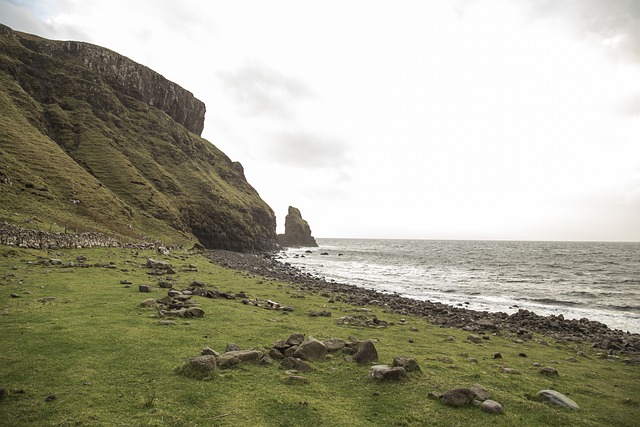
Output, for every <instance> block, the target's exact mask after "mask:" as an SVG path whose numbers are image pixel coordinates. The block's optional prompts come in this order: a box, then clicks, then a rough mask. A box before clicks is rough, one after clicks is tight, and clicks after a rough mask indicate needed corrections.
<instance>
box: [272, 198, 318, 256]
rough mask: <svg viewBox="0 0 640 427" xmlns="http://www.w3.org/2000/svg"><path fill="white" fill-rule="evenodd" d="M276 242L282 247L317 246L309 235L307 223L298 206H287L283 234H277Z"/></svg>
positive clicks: (309, 230)
mask: <svg viewBox="0 0 640 427" xmlns="http://www.w3.org/2000/svg"><path fill="white" fill-rule="evenodd" d="M278 244H279V245H280V246H282V247H289V248H290V247H312V248H315V247H317V246H318V244H317V243H316V240H315V239H314V238H313V236H312V235H311V227H309V223H307V221H305V220H304V219H303V218H302V214H301V213H300V210H299V209H298V208H294V207H293V206H289V211H288V213H287V216H286V218H285V221H284V234H278Z"/></svg>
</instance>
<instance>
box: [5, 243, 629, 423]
mask: <svg viewBox="0 0 640 427" xmlns="http://www.w3.org/2000/svg"><path fill="white" fill-rule="evenodd" d="M79 255H84V256H85V257H86V258H87V261H86V262H87V263H89V264H92V265H93V264H98V263H99V264H102V265H106V264H109V263H113V265H115V266H116V268H104V267H90V268H77V267H76V268H64V267H63V266H60V265H56V266H46V265H43V264H39V263H38V261H39V259H41V257H45V258H59V259H61V260H62V261H63V264H64V263H66V262H76V263H77V261H76V258H77V257H78V256H79ZM149 257H154V258H162V259H165V260H167V261H169V262H171V263H172V264H173V265H174V267H176V269H177V270H178V273H177V274H176V275H174V277H175V279H176V280H177V283H178V285H177V288H183V287H186V286H187V285H188V284H189V283H190V282H191V281H192V280H198V281H201V282H204V283H206V284H207V286H208V287H209V288H213V289H217V290H220V291H224V292H233V293H236V292H240V291H244V292H245V293H247V295H248V297H249V298H250V299H254V298H259V299H271V300H274V301H277V302H279V303H280V304H282V305H291V306H292V307H293V308H294V311H293V312H291V313H289V314H287V313H284V312H283V311H271V310H265V309H262V308H257V307H252V306H248V305H243V304H242V303H241V302H240V300H239V299H236V300H226V299H207V298H201V297H197V298H196V299H197V300H198V301H199V302H200V307H202V308H203V309H204V310H205V312H206V315H205V317H204V318H199V319H178V320H177V321H176V323H175V324H174V325H161V324H159V317H158V312H157V310H154V309H144V308H141V307H140V302H141V301H143V300H144V299H146V298H149V297H153V298H161V297H162V296H164V295H165V291H166V289H160V288H157V287H156V288H155V289H154V292H152V293H151V294H148V293H140V292H139V291H138V285H140V284H152V285H153V284H155V282H156V281H157V278H155V277H153V276H150V275H148V274H147V272H148V271H149V270H148V269H146V268H144V267H143V265H144V263H145V262H146V260H147V258H149ZM189 264H195V265H197V272H195V271H191V272H180V268H181V267H184V266H187V265H189ZM121 280H128V281H130V282H132V285H131V286H130V287H125V285H122V284H120V281H121ZM12 294H16V295H17V296H18V297H17V298H16V297H15V296H14V297H12V296H11V295H12ZM301 294H302V291H300V290H299V289H298V287H297V286H296V285H294V284H290V283H285V282H277V281H274V280H271V279H265V278H261V277H253V276H251V275H248V274H247V273H241V272H235V271H231V270H227V269H223V268H221V267H219V266H217V265H215V264H213V263H211V262H210V261H208V260H207V259H206V258H204V257H202V256H200V255H197V254H190V253H188V252H174V254H173V255H172V256H170V257H159V256H158V255H156V254H154V253H153V252H143V251H140V252H139V253H137V252H136V251H134V250H127V249H82V250H69V251H55V252H51V253H44V252H39V251H34V250H20V249H14V248H8V247H0V343H1V345H0V387H3V388H4V389H5V390H6V392H5V395H4V397H2V398H0V425H6V426H48V425H56V426H213V425H215V426H218V425H219V426H314V427H315V426H371V425H377V426H429V425H435V426H469V425H473V426H637V425H638V423H639V420H640V397H639V396H640V366H634V365H627V364H624V363H622V359H615V358H614V359H611V360H607V359H602V358H600V357H598V355H597V354H596V352H595V350H592V349H591V348H590V347H589V346H588V345H586V344H585V345H582V344H577V343H567V342H556V341H554V340H552V339H548V338H545V337H543V336H535V337H534V339H533V340H531V341H527V342H524V343H517V342H515V341H514V338H515V337H513V336H509V335H507V334H506V333H505V334H503V335H502V336H495V335H491V336H490V337H489V338H490V339H489V340H483V342H482V344H473V343H471V342H469V341H467V339H466V338H467V336H468V335H469V334H468V333H467V332H464V331H460V330H455V329H445V328H439V327H436V326H434V325H431V324H429V323H426V322H425V321H423V320H420V319H417V318H412V317H405V322H401V317H400V316H398V315H395V314H392V313H386V312H384V311H382V310H381V309H380V308H379V307H364V311H363V307H352V306H348V305H343V304H341V303H328V302H327V300H328V298H327V297H326V296H325V297H323V296H319V295H313V294H305V295H304V298H300V297H299V296H300V295H301ZM49 297H52V298H49ZM310 310H316V311H322V310H327V311H330V312H331V313H332V316H331V317H310V316H309V315H308V312H309V311H310ZM368 310H370V311H368ZM354 314H366V315H368V316H374V315H375V316H377V317H378V318H379V319H381V320H385V321H388V322H393V323H394V324H392V325H390V326H388V327H387V328H381V329H377V328H361V327H353V326H341V325H339V324H338V318H340V317H341V316H345V315H354ZM292 333H304V334H306V335H311V336H314V337H315V338H317V339H320V340H323V339H327V338H331V337H338V338H342V339H347V338H349V337H354V338H358V339H374V340H376V341H377V342H376V347H377V349H378V353H379V362H380V363H390V362H391V361H392V359H393V357H394V356H398V355H404V356H409V357H412V358H414V359H416V360H417V361H418V363H419V364H420V366H421V368H422V373H419V374H409V376H408V378H406V379H405V380H403V381H401V382H397V383H392V382H383V383H380V382H375V381H373V380H371V379H369V378H368V372H369V367H368V366H360V365H357V364H356V363H354V362H348V361H346V360H345V359H344V355H342V354H341V353H336V354H333V355H331V356H330V357H328V358H327V359H326V360H323V361H316V362H311V364H312V366H313V367H314V371H313V372H311V373H306V374H302V375H304V376H305V377H306V378H307V379H308V380H309V382H308V383H307V384H297V385H291V384H287V383H286V381H285V378H286V374H285V373H284V371H283V370H282V369H280V368H279V367H278V363H277V362H276V363H274V364H273V365H268V366H261V365H258V364H241V365H239V366H238V367H236V368H233V369H220V370H218V371H217V372H216V373H215V374H214V377H213V378H212V379H211V380H208V381H199V380H194V379H190V378H186V377H184V376H181V375H178V374H176V373H175V368H176V367H179V366H181V365H182V364H183V363H184V361H185V360H186V358H187V357H190V356H195V355H198V354H200V351H201V350H202V349H203V348H204V347H211V348H213V349H215V350H217V351H219V352H223V351H224V350H225V347H226V345H227V343H236V344H237V345H238V346H239V347H240V348H242V349H249V348H257V349H263V348H266V349H268V348H270V346H271V345H272V344H273V343H274V342H275V341H277V340H279V339H285V338H287V337H288V336H289V335H290V334H292ZM450 336H452V337H454V340H453V341H450V340H449V339H448V337H450ZM496 352H500V353H501V354H502V356H503V358H502V359H494V358H493V354H494V353H496ZM577 352H582V354H577ZM520 353H523V354H526V357H523V356H520V355H519V354H520ZM471 357H474V358H476V359H477V361H478V363H472V362H470V361H469V358H471ZM534 363H540V364H541V365H542V366H551V367H554V368H556V369H557V370H558V372H559V376H557V377H545V376H543V375H540V373H539V372H538V368H536V367H534V366H533V364H534ZM501 366H506V367H509V368H515V369H518V370H519V371H520V374H506V373H503V372H501V370H500V367H501ZM476 383H479V384H481V385H483V386H484V387H486V388H487V389H488V390H489V392H490V393H491V398H492V399H493V400H496V401H498V402H500V403H501V404H502V405H503V407H504V414H502V415H494V414H488V413H484V412H482V411H481V410H480V409H479V408H476V407H472V406H470V407H465V408H451V407H448V406H445V405H444V404H442V403H441V402H440V401H438V400H432V399H429V398H428V396H427V395H428V393H429V392H436V393H441V392H444V391H446V390H448V389H451V388H456V387H470V386H472V385H473V384H476ZM549 388H550V389H554V390H557V391H559V392H561V393H564V394H566V395H567V396H569V397H571V398H572V399H573V400H574V401H575V402H576V403H578V405H580V406H581V410H579V411H571V410H568V409H564V408H561V407H557V406H553V405H551V404H549V403H547V402H543V401H539V400H537V399H536V398H535V395H536V393H537V392H538V391H539V390H541V389H549ZM50 396H51V397H50ZM53 396H55V399H54V398H53Z"/></svg>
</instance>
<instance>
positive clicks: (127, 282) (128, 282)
mask: <svg viewBox="0 0 640 427" xmlns="http://www.w3.org/2000/svg"><path fill="white" fill-rule="evenodd" d="M120 284H121V285H132V284H133V283H132V282H130V281H128V280H120Z"/></svg>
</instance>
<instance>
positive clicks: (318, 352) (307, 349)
mask: <svg viewBox="0 0 640 427" xmlns="http://www.w3.org/2000/svg"><path fill="white" fill-rule="evenodd" d="M326 356H327V347H326V346H325V345H324V344H323V343H321V342H320V341H318V340H317V339H315V338H313V337H307V338H305V340H304V341H303V342H302V344H300V346H299V347H298V349H297V350H296V351H295V352H294V353H293V357H299V358H300V359H303V360H319V359H323V358H325V357H326Z"/></svg>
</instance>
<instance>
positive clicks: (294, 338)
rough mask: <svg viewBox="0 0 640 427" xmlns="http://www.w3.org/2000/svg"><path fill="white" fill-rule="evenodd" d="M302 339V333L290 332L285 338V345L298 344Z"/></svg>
mask: <svg viewBox="0 0 640 427" xmlns="http://www.w3.org/2000/svg"><path fill="white" fill-rule="evenodd" d="M302 341H304V334H292V335H289V338H287V340H286V343H287V345H300V344H302Z"/></svg>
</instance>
